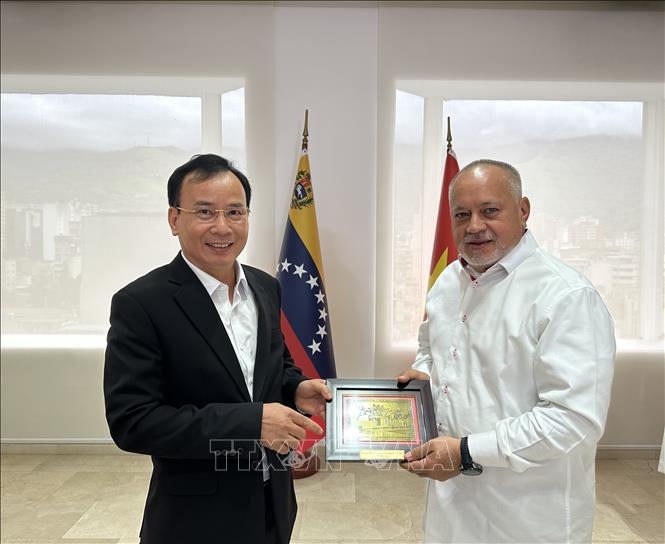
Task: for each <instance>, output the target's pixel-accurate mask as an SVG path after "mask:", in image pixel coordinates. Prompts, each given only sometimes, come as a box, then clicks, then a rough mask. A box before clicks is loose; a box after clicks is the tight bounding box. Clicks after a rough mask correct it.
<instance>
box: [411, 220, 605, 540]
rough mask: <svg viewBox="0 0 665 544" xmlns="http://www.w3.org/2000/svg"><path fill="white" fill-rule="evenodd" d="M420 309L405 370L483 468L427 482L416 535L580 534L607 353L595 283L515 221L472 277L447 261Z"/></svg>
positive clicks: (587, 533)
mask: <svg viewBox="0 0 665 544" xmlns="http://www.w3.org/2000/svg"><path fill="white" fill-rule="evenodd" d="M426 311H427V315H428V320H427V321H425V322H424V323H423V324H422V325H421V327H420V331H419V349H418V354H417V356H416V361H415V363H414V365H413V368H415V369H417V370H420V371H422V372H426V373H427V374H429V375H430V377H431V386H432V395H433V398H434V404H435V412H436V417H437V426H438V431H439V434H440V435H446V436H453V437H462V436H468V437H469V442H468V444H469V451H470V453H471V456H472V458H473V460H474V461H475V462H477V463H480V464H481V465H483V466H484V472H483V473H482V474H481V475H480V476H464V475H459V476H457V477H455V478H452V479H450V480H448V481H446V482H435V481H430V482H429V491H428V501H427V510H426V515H425V540H426V542H470V541H473V542H536V541H546V542H578V541H590V540H591V531H592V527H593V514H594V509H595V496H594V458H595V450H596V443H597V441H598V439H599V438H600V436H601V435H602V432H603V428H604V425H605V418H606V415H607V409H608V405H609V399H610V388H611V383H612V375H613V362H614V355H615V342H614V330H613V323H612V319H611V317H610V315H609V313H608V311H607V309H606V307H605V305H604V304H603V301H602V300H601V298H600V296H599V294H598V292H597V291H596V290H595V289H594V288H593V286H592V285H591V284H590V283H589V282H588V281H587V280H586V279H585V278H584V277H583V276H582V275H581V274H579V273H578V272H576V271H575V270H573V269H571V268H570V267H568V266H567V265H565V264H564V263H562V262H560V261H558V260H557V259H555V258H553V257H551V256H550V255H548V254H546V253H544V252H543V251H541V250H540V248H539V247H538V244H537V243H536V241H535V239H534V238H533V235H532V234H531V233H530V232H528V231H527V232H526V233H525V234H524V235H523V236H522V238H521V239H520V241H519V242H518V244H517V246H516V247H515V248H513V249H512V250H511V251H510V252H509V253H508V255H506V256H505V257H504V258H503V259H501V260H500V261H499V262H498V263H496V264H495V265H493V266H492V267H490V268H489V269H488V270H487V271H485V272H484V273H483V274H481V275H479V276H478V277H476V278H475V279H473V277H472V276H470V275H469V272H468V271H467V270H465V269H464V267H463V266H462V264H461V263H460V261H459V260H458V261H456V262H454V263H452V264H451V265H450V266H448V267H447V268H446V269H445V270H444V272H443V273H442V274H441V276H440V277H439V279H438V280H437V281H436V283H435V284H434V286H433V287H432V289H431V290H430V292H429V293H428V296H427V303H426Z"/></svg>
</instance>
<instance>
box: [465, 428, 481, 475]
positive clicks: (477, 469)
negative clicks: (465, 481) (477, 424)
mask: <svg viewBox="0 0 665 544" xmlns="http://www.w3.org/2000/svg"><path fill="white" fill-rule="evenodd" d="M459 449H460V456H461V458H462V466H461V467H460V472H461V473H462V474H465V475H466V476H478V475H479V474H482V473H483V467H482V465H479V464H478V463H474V462H473V459H472V458H471V454H470V453H469V437H468V436H464V437H462V439H461V440H460V444H459Z"/></svg>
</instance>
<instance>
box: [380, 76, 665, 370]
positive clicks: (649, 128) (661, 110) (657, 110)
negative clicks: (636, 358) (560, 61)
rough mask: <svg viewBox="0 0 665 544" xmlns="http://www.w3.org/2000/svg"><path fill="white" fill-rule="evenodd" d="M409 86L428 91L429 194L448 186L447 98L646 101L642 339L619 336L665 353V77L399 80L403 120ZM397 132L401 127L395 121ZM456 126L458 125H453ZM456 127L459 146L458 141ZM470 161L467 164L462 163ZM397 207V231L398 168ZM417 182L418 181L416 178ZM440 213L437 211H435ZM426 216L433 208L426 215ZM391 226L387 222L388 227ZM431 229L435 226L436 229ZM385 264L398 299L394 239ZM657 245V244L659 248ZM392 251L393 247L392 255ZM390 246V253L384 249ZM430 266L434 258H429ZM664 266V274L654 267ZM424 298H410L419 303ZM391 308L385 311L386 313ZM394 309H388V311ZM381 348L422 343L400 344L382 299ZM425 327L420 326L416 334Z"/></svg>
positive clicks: (383, 223) (428, 236) (426, 237)
mask: <svg viewBox="0 0 665 544" xmlns="http://www.w3.org/2000/svg"><path fill="white" fill-rule="evenodd" d="M398 90H399V91H405V92H408V93H412V94H415V95H419V96H421V97H423V98H424V101H425V105H424V124H423V126H424V128H423V132H424V144H423V169H422V170H423V179H422V180H420V185H419V189H418V190H420V191H421V197H422V196H423V195H426V194H432V193H431V191H432V190H435V191H436V193H435V194H437V195H438V191H440V187H441V175H442V171H443V160H444V158H445V141H444V134H443V130H442V118H443V104H444V102H445V101H447V100H552V101H567V100H570V101H635V102H642V105H643V120H642V123H643V130H642V133H643V142H644V148H643V149H644V157H645V165H644V167H645V168H644V193H643V194H642V195H641V204H642V209H643V210H644V213H643V214H642V217H641V225H640V228H641V248H640V315H639V327H640V338H637V339H630V338H619V339H618V341H617V343H618V349H619V351H641V352H643V351H646V352H662V350H663V306H662V304H663V295H664V292H663V267H664V262H663V261H664V260H663V237H662V236H663V231H664V229H663V225H664V220H663V218H664V215H665V211H664V209H663V208H662V207H660V206H653V202H663V198H664V187H663V185H664V184H663V179H664V177H665V176H664V172H665V170H664V164H663V163H664V157H663V156H664V152H663V149H665V136H664V135H665V97H664V92H663V88H662V84H660V83H654V82H636V83H632V82H580V81H565V82H564V81H548V82H546V81H460V80H399V79H398V80H396V81H395V85H394V87H393V89H392V101H393V102H392V110H393V118H392V121H393V123H394V121H395V114H394V112H395V94H396V91H398ZM391 129H392V130H393V131H394V126H393V127H391ZM453 129H454V125H453ZM454 142H455V141H454V132H453V149H454V148H455V145H454ZM390 164H394V139H393V140H391V146H390ZM460 166H462V164H460ZM388 178H389V180H390V184H389V188H387V189H388V190H389V191H390V198H389V199H388V201H389V202H390V206H389V207H387V206H386V205H385V204H384V205H383V206H381V207H380V208H379V209H378V217H377V219H378V222H379V231H383V232H390V233H393V232H394V223H393V221H394V210H393V206H394V204H393V201H394V190H395V175H394V171H392V170H391V171H390V176H389V177H388ZM414 181H415V182H417V181H418V180H414ZM422 200H423V209H425V207H427V206H434V207H436V206H438V196H437V198H436V199H425V198H423V199H422ZM434 213H435V214H436V210H435V211H434ZM423 215H425V214H423ZM381 227H383V228H381ZM430 230H431V229H430ZM421 236H422V243H423V247H431V245H432V243H433V237H434V233H433V232H432V233H429V232H428V230H427V229H423V230H422V233H421ZM382 247H384V248H385V250H384V251H383V252H380V253H379V254H378V255H377V257H378V262H377V270H384V271H386V272H385V273H383V274H381V275H380V276H379V277H378V278H377V282H378V283H377V292H378V293H385V294H386V295H387V300H392V297H393V295H394V293H393V284H392V281H393V274H394V272H393V246H392V244H390V245H388V244H386V245H384V246H382ZM654 248H655V250H654ZM386 251H387V254H386ZM381 253H383V256H381ZM423 266H424V267H428V266H429V263H424V264H423ZM654 270H659V271H660V273H659V274H654V273H653V271H654ZM419 302H420V303H422V304H423V305H424V300H423V301H410V303H412V304H418V303H419ZM381 313H383V314H384V315H381ZM386 313H387V314H388V315H386ZM377 318H378V319H377V326H378V330H377V353H381V352H383V353H385V354H386V355H388V356H390V358H393V357H397V358H400V359H401V358H402V357H404V356H406V354H407V353H409V354H412V353H414V350H415V349H417V342H413V343H409V344H408V345H405V344H404V343H398V344H397V343H393V341H392V326H393V318H394V316H393V315H392V305H390V304H388V305H386V304H382V303H377ZM416 333H417V331H414V338H415V336H416Z"/></svg>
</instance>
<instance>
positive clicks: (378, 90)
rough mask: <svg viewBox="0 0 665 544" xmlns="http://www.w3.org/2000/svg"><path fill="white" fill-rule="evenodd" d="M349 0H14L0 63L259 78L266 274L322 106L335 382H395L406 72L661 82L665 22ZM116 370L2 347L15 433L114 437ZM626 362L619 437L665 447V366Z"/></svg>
mask: <svg viewBox="0 0 665 544" xmlns="http://www.w3.org/2000/svg"><path fill="white" fill-rule="evenodd" d="M349 4H350V3H339V4H337V5H336V6H335V7H307V6H302V7H301V6H295V5H290V6H277V7H275V6H272V5H269V4H258V5H247V4H242V5H227V4H214V3H203V4H195V3H188V4H177V3H170V2H169V3H164V4H159V3H157V2H153V3H145V4H141V3H122V4H112V3H99V4H98V3H90V2H88V3H14V2H3V3H2V8H1V9H2V17H1V24H2V32H1V33H0V40H1V44H0V54H1V55H2V57H1V64H2V72H3V73H10V74H11V73H13V74H57V75H76V74H84V75H85V74H88V75H92V74H111V75H118V76H123V75H125V76H127V75H147V76H169V75H172V76H176V75H177V76H190V77H243V78H245V79H246V103H247V111H248V119H247V124H248V126H247V141H248V146H249V148H248V164H249V171H248V173H249V176H250V179H252V180H253V185H254V189H255V191H254V192H255V200H254V201H253V218H252V233H251V237H252V242H251V245H250V247H249V250H248V251H247V252H246V254H245V260H246V261H247V262H250V263H252V264H255V265H258V266H260V267H262V268H264V269H265V270H268V271H271V270H274V268H275V263H276V257H277V254H278V252H279V247H280V245H281V238H282V234H283V229H284V222H285V219H286V213H287V205H288V194H289V192H290V190H291V186H292V183H293V179H294V175H295V165H296V160H297V155H298V149H299V143H300V131H301V129H302V117H303V110H304V109H305V108H306V107H307V108H309V110H310V127H309V128H310V159H311V164H312V176H313V183H314V191H315V196H316V201H317V214H318V221H319V229H320V235H321V247H322V252H323V260H324V265H325V274H326V289H327V291H328V296H329V305H330V312H331V317H332V333H333V338H334V347H335V353H336V359H337V370H338V374H339V375H340V376H345V377H366V376H376V377H388V376H392V375H394V373H395V372H396V371H397V370H398V369H400V368H401V367H402V366H405V365H406V364H408V361H409V359H410V357H411V356H412V354H409V353H401V354H400V353H398V354H394V353H391V352H388V350H387V349H386V346H387V345H388V344H387V341H386V340H387V339H386V338H385V337H384V336H382V333H381V330H382V329H381V326H380V325H381V324H380V323H378V322H377V319H376V317H375V316H382V315H387V314H386V311H387V302H388V298H387V297H389V296H390V295H389V293H388V292H387V291H386V286H387V285H388V283H389V281H388V280H389V277H388V276H389V273H387V272H386V271H387V270H389V269H388V268H386V267H387V263H386V259H387V255H388V253H387V251H388V248H389V242H390V231H389V229H386V225H388V224H389V222H387V221H386V218H387V216H386V214H387V213H389V210H390V209H391V206H392V202H391V199H390V194H391V184H390V180H391V169H390V164H391V153H392V152H391V141H392V134H391V133H392V129H391V126H392V116H393V113H392V111H393V97H394V81H395V80H396V79H405V78H417V79H428V78H437V79H478V80H487V79H491V78H497V77H498V78H501V79H527V80H528V79H534V80H541V79H544V80H555V79H561V80H600V81H605V80H606V81H621V80H627V81H642V80H646V81H662V80H663V26H664V25H663V17H662V15H663V14H662V12H661V13H653V12H603V11H594V12H586V11H579V10H577V11H573V12H568V11H548V10H542V9H538V10H534V11H524V10H514V9H510V10H503V9H491V10H490V9H468V10H467V9H460V8H454V9H451V8H445V7H443V8H432V7H428V8H386V7H381V8H378V7H371V4H370V7H368V3H367V2H363V3H361V4H362V5H361V7H355V6H352V5H349ZM457 5H458V4H457ZM377 278H379V282H378V283H377ZM102 365H103V352H102V351H101V350H82V351H74V352H73V351H68V350H57V351H53V350H47V351H44V350H37V349H35V350H31V349H27V350H10V349H3V352H2V399H1V401H2V412H1V415H2V437H3V439H5V440H6V439H11V438H15V439H39V438H43V439H58V440H66V439H79V440H90V439H106V438H107V437H108V433H107V430H106V427H105V423H104V418H103V399H102V394H101V369H102ZM618 366H620V367H621V369H620V371H618V372H617V380H618V383H615V396H614V399H613V404H612V408H611V412H610V421H609V422H608V435H606V437H605V443H607V444H613V445H654V444H657V443H659V442H660V439H661V433H662V429H663V405H662V404H663V400H662V399H663V395H662V387H661V386H662V383H663V366H662V360H660V359H657V358H655V356H653V355H649V354H645V355H641V356H634V355H633V354H631V353H627V354H623V355H622V356H621V357H620V359H619V361H618ZM619 380H620V381H619ZM623 380H626V381H625V382H623ZM659 388H660V389H659ZM659 393H660V394H659ZM635 395H641V399H643V402H640V403H637V402H636V401H635ZM26 406H30V409H29V410H27V409H26ZM635 421H643V422H645V423H644V425H642V426H639V425H637V426H636V425H635Z"/></svg>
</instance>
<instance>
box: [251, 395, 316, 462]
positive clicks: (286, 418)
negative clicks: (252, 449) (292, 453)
mask: <svg viewBox="0 0 665 544" xmlns="http://www.w3.org/2000/svg"><path fill="white" fill-rule="evenodd" d="M307 431H311V432H313V433H315V434H318V435H321V434H323V429H322V428H321V427H319V426H318V425H317V424H316V423H315V422H314V421H312V420H311V419H309V418H308V417H307V416H304V415H302V414H300V413H298V412H296V411H295V410H292V409H291V408H289V407H288V406H284V405H283V404H279V403H278V402H271V403H269V404H264V405H263V415H262V417H261V445H262V446H263V447H266V448H270V449H271V450H275V451H276V452H279V453H289V450H294V449H296V448H297V447H298V445H299V444H300V441H301V440H304V439H305V434H306V432H307Z"/></svg>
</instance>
